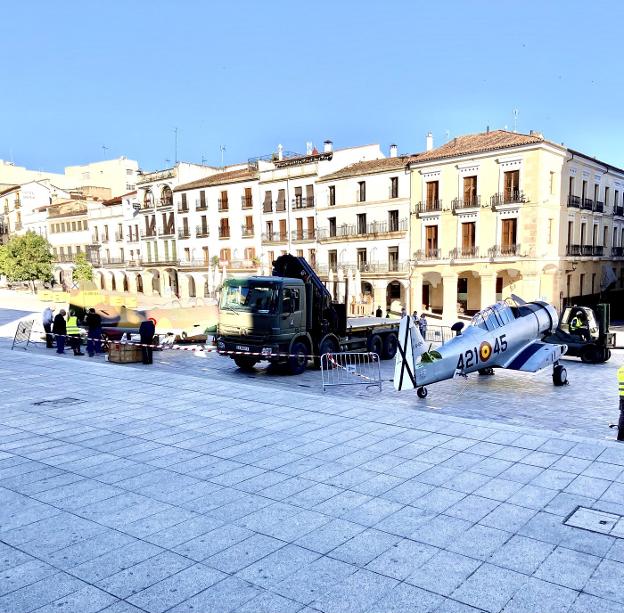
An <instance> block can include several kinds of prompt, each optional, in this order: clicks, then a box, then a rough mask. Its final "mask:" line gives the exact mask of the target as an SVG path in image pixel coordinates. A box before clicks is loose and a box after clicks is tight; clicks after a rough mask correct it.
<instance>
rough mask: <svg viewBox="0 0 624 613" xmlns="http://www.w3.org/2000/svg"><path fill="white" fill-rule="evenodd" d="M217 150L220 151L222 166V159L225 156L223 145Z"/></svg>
mask: <svg viewBox="0 0 624 613" xmlns="http://www.w3.org/2000/svg"><path fill="white" fill-rule="evenodd" d="M219 150H220V151H221V166H223V157H224V155H225V150H226V149H225V145H219Z"/></svg>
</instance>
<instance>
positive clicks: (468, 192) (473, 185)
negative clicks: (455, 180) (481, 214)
mask: <svg viewBox="0 0 624 613" xmlns="http://www.w3.org/2000/svg"><path fill="white" fill-rule="evenodd" d="M476 202H477V177H476V176H475V177H464V204H465V205H466V206H473V205H475V204H476Z"/></svg>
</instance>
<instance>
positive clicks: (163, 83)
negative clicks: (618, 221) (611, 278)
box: [0, 0, 624, 170]
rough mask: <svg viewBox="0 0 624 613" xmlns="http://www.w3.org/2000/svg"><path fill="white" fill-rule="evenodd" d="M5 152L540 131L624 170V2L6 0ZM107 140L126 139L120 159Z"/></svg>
mask: <svg viewBox="0 0 624 613" xmlns="http://www.w3.org/2000/svg"><path fill="white" fill-rule="evenodd" d="M2 21H3V26H2V34H1V35H0V57H1V58H2V60H0V66H2V70H1V71H0V74H2V83H3V95H2V99H1V101H0V158H4V159H11V158H12V159H13V160H14V161H15V162H16V163H17V164H21V165H26V166H28V167H32V168H42V169H47V170H60V169H62V167H63V166H65V165H69V164H78V163H85V162H89V161H94V160H97V159H103V158H112V157H117V156H119V155H126V156H128V157H130V158H135V159H137V160H138V161H139V163H140V165H141V167H142V168H145V169H155V168H161V167H163V166H164V165H165V159H170V160H172V159H173V157H174V136H173V129H174V127H176V126H177V127H178V129H179V156H178V157H179V159H182V160H188V161H196V162H200V161H201V159H202V157H204V158H206V160H207V162H209V163H214V164H219V163H220V151H219V146H220V145H221V144H224V145H225V146H226V152H225V161H226V163H233V162H236V161H242V160H246V159H247V158H248V157H250V156H255V155H262V154H267V153H270V152H271V151H273V150H274V149H275V147H276V146H277V144H278V143H282V144H283V145H284V147H285V148H286V149H289V150H294V151H304V150H305V142H306V141H313V142H314V143H315V145H317V146H319V147H320V145H321V144H322V142H323V140H325V139H326V138H330V139H332V140H333V141H334V144H335V146H336V147H345V146H350V145H357V144H365V143H376V142H379V143H381V144H382V146H383V147H384V150H385V151H386V152H387V147H388V145H389V144H390V143H392V142H396V143H397V144H398V145H399V151H401V152H404V153H407V152H415V151H419V150H422V149H423V148H424V140H425V134H426V132H427V131H428V130H431V131H432V132H433V134H434V138H435V142H436V144H441V143H443V142H444V141H445V140H446V133H447V131H448V133H449V134H450V136H451V137H453V136H456V135H459V134H464V133H469V132H475V131H481V130H484V129H485V127H486V126H487V125H489V126H490V127H491V128H492V129H494V128H500V127H504V126H505V125H506V126H508V127H509V129H512V128H513V109H515V108H517V109H518V110H519V117H518V124H517V126H518V130H519V131H525V132H528V131H529V130H531V129H534V130H539V131H541V132H543V133H544V135H545V136H546V137H547V138H549V139H551V140H554V141H556V142H562V141H564V142H565V144H566V145H569V146H571V147H573V148H576V149H579V150H581V151H583V152H585V153H587V154H590V155H595V156H597V157H599V158H601V159H604V160H605V161H609V162H611V163H613V164H616V165H620V166H624V145H623V143H624V134H623V128H624V121H623V116H624V112H623V110H624V85H623V75H624V68H623V63H622V58H624V36H623V33H624V9H623V3H622V2H621V1H618V0H613V1H611V2H606V1H594V2H591V3H587V2H578V1H576V0H566V1H565V2H564V1H563V0H560V1H559V2H549V1H547V0H541V1H534V0H530V1H527V0H525V1H524V2H506V1H498V0H489V1H483V0H472V1H468V0H465V1H459V0H453V1H450V0H449V1H445V0H438V1H436V2H426V1H422V2H417V1H415V0H414V1H411V2H409V1H406V2H399V1H396V2H393V1H391V0H386V1H379V0H377V1H374V2H372V1H368V0H360V1H351V0H340V1H339V0H333V1H325V0H316V1H314V2H293V1H290V2H283V1H281V0H272V1H271V2H261V1H259V0H258V1H254V2H251V1H249V2H236V1H230V2H209V1H208V0H206V1H203V2H201V1H196V0H193V1H191V0H188V1H185V0H177V1H174V0H170V1H168V2H165V1H163V0H149V1H148V0H140V1H139V0H137V1H127V0H123V1H122V0H106V1H101V2H85V1H84V0H82V1H80V2H74V1H70V0H63V1H61V2H53V1H50V0H45V1H43V0H42V1H29V0H22V1H21V2H11V3H6V4H5V6H4V7H3V15H2ZM102 145H105V146H106V147H108V149H107V150H106V151H104V150H103V149H102Z"/></svg>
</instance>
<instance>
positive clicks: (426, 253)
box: [414, 247, 442, 261]
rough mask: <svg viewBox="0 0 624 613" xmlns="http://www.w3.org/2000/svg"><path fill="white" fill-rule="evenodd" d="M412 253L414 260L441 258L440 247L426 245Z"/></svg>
mask: <svg viewBox="0 0 624 613" xmlns="http://www.w3.org/2000/svg"><path fill="white" fill-rule="evenodd" d="M414 255H415V256H416V260H421V261H422V260H439V259H441V258H442V249H439V248H438V247H427V248H426V249H419V250H418V251H416V253H415V254H414Z"/></svg>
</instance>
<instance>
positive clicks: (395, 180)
mask: <svg viewBox="0 0 624 613" xmlns="http://www.w3.org/2000/svg"><path fill="white" fill-rule="evenodd" d="M398 197H399V177H390V198H398Z"/></svg>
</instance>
